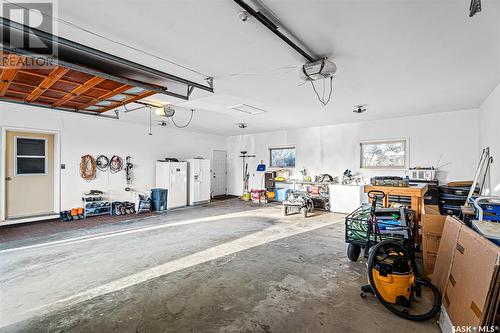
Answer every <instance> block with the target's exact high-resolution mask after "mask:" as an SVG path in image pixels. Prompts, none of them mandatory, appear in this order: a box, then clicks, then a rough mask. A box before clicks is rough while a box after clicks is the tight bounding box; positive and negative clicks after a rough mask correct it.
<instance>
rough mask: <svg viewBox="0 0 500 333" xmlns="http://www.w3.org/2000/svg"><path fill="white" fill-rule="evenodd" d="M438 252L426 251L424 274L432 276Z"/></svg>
mask: <svg viewBox="0 0 500 333" xmlns="http://www.w3.org/2000/svg"><path fill="white" fill-rule="evenodd" d="M436 258H437V254H434V253H424V260H423V262H424V275H425V276H427V277H431V276H432V273H433V272H434V266H435V265H436Z"/></svg>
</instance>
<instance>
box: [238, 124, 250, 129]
mask: <svg viewBox="0 0 500 333" xmlns="http://www.w3.org/2000/svg"><path fill="white" fill-rule="evenodd" d="M236 125H238V127H239V128H241V129H243V128H247V127H248V125H247V123H237V124H236Z"/></svg>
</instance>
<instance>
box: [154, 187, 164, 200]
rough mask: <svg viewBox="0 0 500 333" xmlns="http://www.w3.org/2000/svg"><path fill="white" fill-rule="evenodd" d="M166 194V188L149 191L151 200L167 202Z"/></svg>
mask: <svg viewBox="0 0 500 333" xmlns="http://www.w3.org/2000/svg"><path fill="white" fill-rule="evenodd" d="M167 193H168V190H167V189H166V188H154V189H152V190H151V200H153V201H155V200H159V201H167V195H168V194H167Z"/></svg>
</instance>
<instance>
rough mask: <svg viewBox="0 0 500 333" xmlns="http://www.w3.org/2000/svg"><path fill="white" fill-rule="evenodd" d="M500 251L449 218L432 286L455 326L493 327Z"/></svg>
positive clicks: (498, 279) (499, 280) (496, 304)
mask: <svg viewBox="0 0 500 333" xmlns="http://www.w3.org/2000/svg"><path fill="white" fill-rule="evenodd" d="M499 265H500V247H498V246H496V245H495V244H493V243H492V242H490V241H488V240H487V239H486V238H484V237H483V236H481V235H479V234H478V233H476V232H475V231H473V230H472V229H470V228H469V227H467V226H465V225H464V224H463V223H461V222H460V221H459V220H457V219H456V218H453V217H447V218H446V222H445V226H444V229H443V234H442V237H441V243H440V246H439V251H438V255H437V258H436V261H435V267H434V274H433V276H432V283H433V284H434V285H436V287H438V289H439V290H440V291H441V293H442V295H443V305H444V307H445V309H446V312H447V314H448V316H449V319H450V321H451V323H452V324H453V325H454V326H470V327H472V326H476V327H477V326H490V325H492V323H493V321H494V318H495V313H496V311H498V306H499V302H500V298H499V297H498V295H499V288H500V287H499V286H500V274H499V271H500V270H499Z"/></svg>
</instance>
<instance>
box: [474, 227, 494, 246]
mask: <svg viewBox="0 0 500 333" xmlns="http://www.w3.org/2000/svg"><path fill="white" fill-rule="evenodd" d="M472 228H473V229H474V230H476V231H477V232H478V233H479V234H481V235H483V236H484V237H485V238H487V239H489V240H490V241H492V242H493V243H495V244H496V245H498V246H500V223H497V222H483V221H472Z"/></svg>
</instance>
